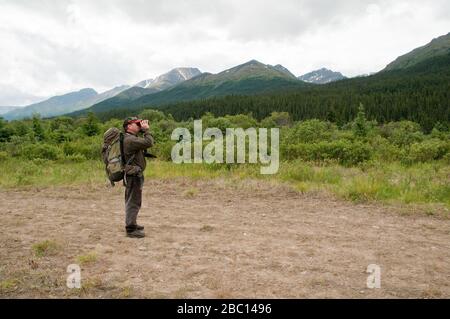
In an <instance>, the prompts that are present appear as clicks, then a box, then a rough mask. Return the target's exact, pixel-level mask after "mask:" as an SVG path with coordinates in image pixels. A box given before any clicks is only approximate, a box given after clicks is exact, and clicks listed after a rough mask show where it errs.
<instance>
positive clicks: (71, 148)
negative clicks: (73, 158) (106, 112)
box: [63, 138, 102, 159]
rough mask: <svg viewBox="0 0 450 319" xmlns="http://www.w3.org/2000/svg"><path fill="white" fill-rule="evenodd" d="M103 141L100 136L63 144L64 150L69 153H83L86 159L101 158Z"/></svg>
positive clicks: (66, 153)
mask: <svg viewBox="0 0 450 319" xmlns="http://www.w3.org/2000/svg"><path fill="white" fill-rule="evenodd" d="M101 151H102V142H101V139H100V138H90V139H82V140H77V141H72V142H68V143H64V144H63V152H64V154H65V155H66V156H67V155H76V154H78V155H83V156H84V157H85V158H86V159H100V158H101Z"/></svg>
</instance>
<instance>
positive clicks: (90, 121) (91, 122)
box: [83, 112, 100, 136]
mask: <svg viewBox="0 0 450 319" xmlns="http://www.w3.org/2000/svg"><path fill="white" fill-rule="evenodd" d="M83 131H84V134H86V135H87V136H95V135H97V134H99V133H100V125H99V121H98V119H97V117H96V116H95V114H94V113H93V112H89V113H88V117H87V120H86V123H84V125H83Z"/></svg>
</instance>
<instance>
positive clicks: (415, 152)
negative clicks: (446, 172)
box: [403, 139, 450, 164]
mask: <svg viewBox="0 0 450 319" xmlns="http://www.w3.org/2000/svg"><path fill="white" fill-rule="evenodd" d="M449 149H450V144H449V143H446V142H444V141H440V140H437V139H432V140H428V141H424V142H422V143H414V144H412V145H411V147H410V149H409V152H408V153H407V155H406V157H405V158H404V159H403V162H404V163H406V164H412V163H421V162H428V161H433V160H439V159H442V158H444V156H445V155H447V154H448V152H449Z"/></svg>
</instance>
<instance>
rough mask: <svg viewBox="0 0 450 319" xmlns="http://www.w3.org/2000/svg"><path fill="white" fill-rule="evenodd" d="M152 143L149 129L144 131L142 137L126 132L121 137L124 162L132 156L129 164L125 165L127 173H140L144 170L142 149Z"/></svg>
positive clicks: (144, 162) (144, 163)
mask: <svg viewBox="0 0 450 319" xmlns="http://www.w3.org/2000/svg"><path fill="white" fill-rule="evenodd" d="M153 144H154V140H153V136H152V135H151V134H150V132H149V131H146V132H144V136H143V137H139V136H136V135H133V134H131V133H128V132H126V133H125V134H124V139H123V152H124V153H125V163H127V162H128V160H129V159H130V158H131V157H132V156H133V155H135V156H134V158H133V160H132V161H131V162H130V164H129V165H126V166H125V173H126V174H127V175H141V174H142V172H144V170H145V167H146V166H147V162H146V161H145V157H144V151H145V150H146V149H147V148H149V147H152V146H153Z"/></svg>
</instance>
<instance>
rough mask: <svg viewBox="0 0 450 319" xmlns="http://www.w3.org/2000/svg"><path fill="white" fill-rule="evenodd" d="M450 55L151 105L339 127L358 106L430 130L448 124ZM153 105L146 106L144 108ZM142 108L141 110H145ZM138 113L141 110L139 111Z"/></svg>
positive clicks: (193, 113) (178, 115)
mask: <svg viewBox="0 0 450 319" xmlns="http://www.w3.org/2000/svg"><path fill="white" fill-rule="evenodd" d="M449 83H450V54H447V55H443V56H439V57H434V58H431V59H428V60H425V61H423V62H420V63H418V64H416V65H414V66H412V67H409V68H406V69H401V70H393V71H386V72H379V73H376V74H374V75H371V76H367V77H359V78H351V79H345V80H342V81H336V82H332V83H328V84H324V85H309V86H303V87H299V88H297V89H294V90H289V91H276V92H268V93H265V94H258V95H256V94H255V95H232V96H230V95H229V96H224V97H212V98H208V99H197V100H193V101H179V102H174V103H169V104H164V105H160V106H156V107H155V106H153V105H151V107H152V108H157V109H158V110H160V111H162V112H164V113H165V114H171V115H172V116H173V117H174V118H175V119H176V120H179V121H184V120H188V119H189V118H200V117H201V116H202V115H203V114H205V113H207V112H211V113H213V114H215V115H216V116H225V115H227V114H229V115H235V114H248V113H252V114H253V116H255V118H257V119H259V120H261V119H263V118H264V117H266V116H269V115H270V114H271V113H272V112H288V113H289V114H290V115H291V116H292V118H293V119H294V120H297V121H302V120H306V119H321V120H325V121H331V122H334V123H338V124H343V123H348V122H349V121H352V120H353V119H354V118H355V116H356V115H357V113H358V107H359V105H360V103H362V104H363V105H364V108H365V111H366V115H367V118H368V119H370V120H376V121H377V122H378V123H388V122H390V121H402V120H409V121H414V122H416V123H419V124H420V125H421V127H422V128H423V129H424V130H425V131H426V132H430V131H431V130H432V129H433V127H434V125H435V124H436V123H437V122H440V123H444V124H445V125H450V99H449V92H450V91H449ZM148 107H149V106H142V109H144V108H148ZM142 109H141V110H142ZM141 110H137V111H141ZM126 114H127V112H126V110H123V111H122V112H121V111H120V110H117V111H115V112H110V113H104V114H100V115H99V117H100V118H102V119H103V120H107V119H109V118H111V117H114V118H122V117H125V116H126Z"/></svg>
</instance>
